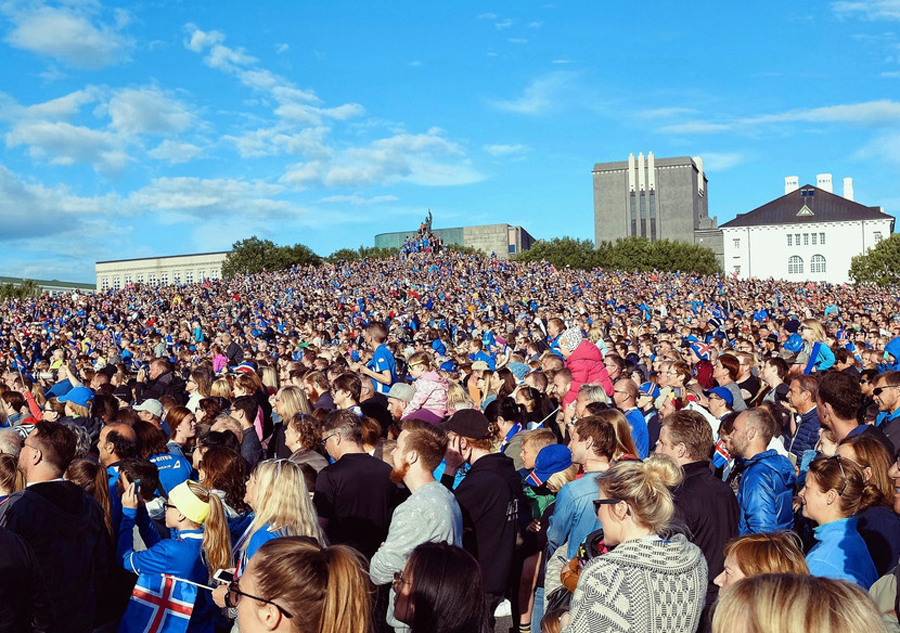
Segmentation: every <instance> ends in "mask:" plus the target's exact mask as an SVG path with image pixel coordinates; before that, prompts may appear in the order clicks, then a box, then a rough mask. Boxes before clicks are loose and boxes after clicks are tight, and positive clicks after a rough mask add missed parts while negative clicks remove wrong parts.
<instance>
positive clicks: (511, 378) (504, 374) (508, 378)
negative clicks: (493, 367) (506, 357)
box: [494, 367, 516, 400]
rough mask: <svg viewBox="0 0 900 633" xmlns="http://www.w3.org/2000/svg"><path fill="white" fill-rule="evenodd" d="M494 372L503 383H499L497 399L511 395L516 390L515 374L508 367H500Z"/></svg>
mask: <svg viewBox="0 0 900 633" xmlns="http://www.w3.org/2000/svg"><path fill="white" fill-rule="evenodd" d="M494 373H495V374H496V375H498V376H499V377H500V379H501V380H502V381H503V384H502V385H500V390H499V392H498V393H497V399H498V400H499V399H501V398H505V397H507V396H509V395H511V394H512V392H513V391H515V390H516V375H515V374H514V373H512V371H511V370H510V369H509V367H501V368H500V369H498V370H497V371H496V372H494Z"/></svg>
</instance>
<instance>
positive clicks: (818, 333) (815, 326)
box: [803, 319, 825, 343]
mask: <svg viewBox="0 0 900 633" xmlns="http://www.w3.org/2000/svg"><path fill="white" fill-rule="evenodd" d="M803 325H804V326H806V327H808V328H809V329H810V330H812V333H813V341H818V342H819V343H824V342H825V328H824V327H822V324H821V323H819V322H818V321H816V320H815V319H804V320H803Z"/></svg>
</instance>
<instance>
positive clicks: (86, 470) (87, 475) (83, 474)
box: [66, 459, 115, 536]
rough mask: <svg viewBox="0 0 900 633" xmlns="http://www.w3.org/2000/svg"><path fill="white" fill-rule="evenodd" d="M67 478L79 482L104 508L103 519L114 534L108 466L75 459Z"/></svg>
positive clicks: (111, 533) (108, 530) (112, 534)
mask: <svg viewBox="0 0 900 633" xmlns="http://www.w3.org/2000/svg"><path fill="white" fill-rule="evenodd" d="M66 479H68V480H69V481H71V482H72V483H75V484H78V485H79V486H80V487H81V488H83V489H84V490H85V492H87V493H88V494H89V495H91V496H92V497H93V498H94V499H96V500H97V503H99V504H100V507H101V508H103V520H104V522H105V523H106V530H107V532H109V534H110V536H114V535H115V532H114V531H113V524H112V518H111V515H110V503H109V481H108V478H107V474H106V468H104V467H103V466H102V465H101V464H98V463H97V462H95V461H92V460H90V459H75V460H72V463H71V464H69V467H68V468H67V469H66Z"/></svg>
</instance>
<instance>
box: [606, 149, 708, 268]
mask: <svg viewBox="0 0 900 633" xmlns="http://www.w3.org/2000/svg"><path fill="white" fill-rule="evenodd" d="M593 177H594V243H595V244H599V243H600V242H603V241H608V242H614V241H615V240H617V239H620V238H625V237H645V238H647V239H649V240H651V241H656V240H662V239H669V240H678V241H681V242H687V243H688V244H699V245H701V246H705V247H707V248H710V249H712V250H713V252H714V253H716V257H717V258H718V259H719V260H720V261H721V259H722V256H723V251H722V234H721V232H720V231H719V230H718V228H717V226H716V219H715V218H710V217H709V198H708V187H707V185H708V181H707V178H706V175H705V174H704V173H703V160H702V159H701V158H699V157H696V158H691V157H689V156H681V157H677V158H656V157H655V156H654V155H653V152H649V153H648V154H647V156H646V158H645V157H644V154H643V153H641V154H638V157H637V158H635V157H634V154H630V155H629V157H628V160H627V161H619V162H613V163H597V164H595V165H594V170H593Z"/></svg>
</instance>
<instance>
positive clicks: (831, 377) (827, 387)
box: [817, 371, 863, 420]
mask: <svg viewBox="0 0 900 633" xmlns="http://www.w3.org/2000/svg"><path fill="white" fill-rule="evenodd" d="M817 394H818V400H819V401H820V402H822V403H823V404H828V405H830V406H831V408H832V409H834V413H835V415H836V416H837V417H838V418H840V419H841V420H855V419H856V412H857V411H858V410H859V407H860V406H861V405H862V398H863V396H862V389H861V388H860V386H859V380H857V379H856V378H854V377H853V376H851V375H850V374H846V373H844V372H842V371H829V372H825V373H824V374H823V375H822V378H820V379H819V387H818V392H817ZM820 415H821V414H820Z"/></svg>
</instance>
